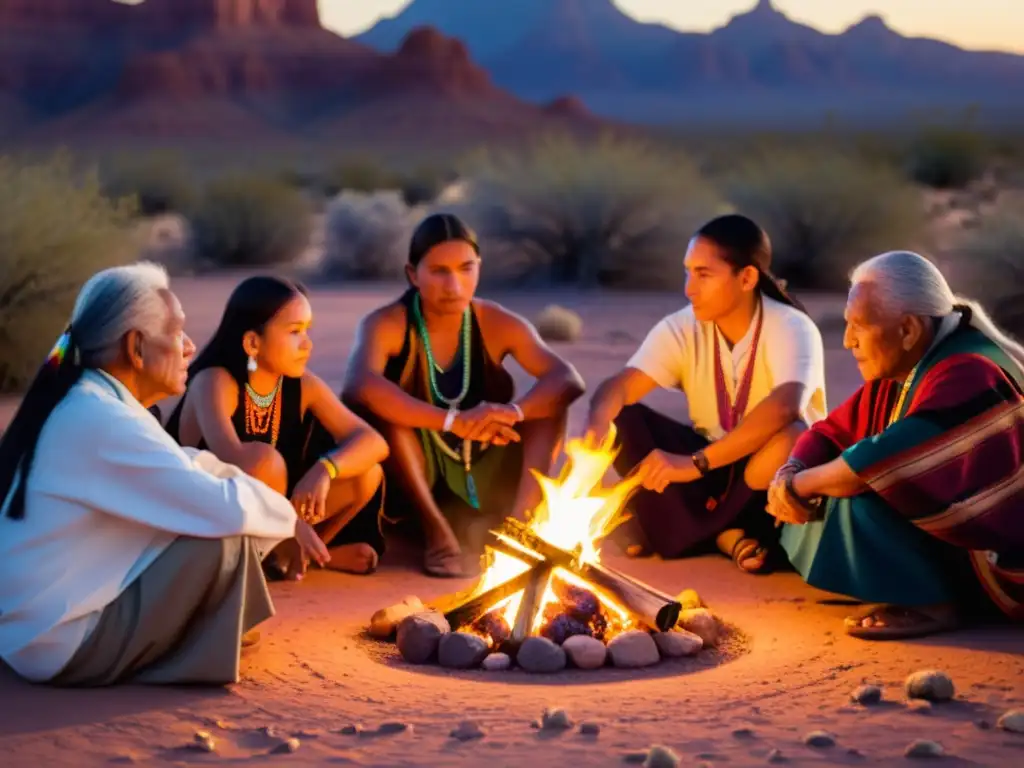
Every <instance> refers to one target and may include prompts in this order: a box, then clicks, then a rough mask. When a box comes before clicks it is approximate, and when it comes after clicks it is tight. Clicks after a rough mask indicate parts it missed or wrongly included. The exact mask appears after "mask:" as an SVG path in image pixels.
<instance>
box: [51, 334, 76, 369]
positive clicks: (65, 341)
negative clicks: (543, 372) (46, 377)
mask: <svg viewBox="0 0 1024 768" xmlns="http://www.w3.org/2000/svg"><path fill="white" fill-rule="evenodd" d="M70 348H71V326H70V325H69V326H68V327H67V328H65V329H64V333H62V334H61V335H60V338H58V339H57V342H56V343H55V344H54V345H53V349H51V350H50V354H49V355H47V357H46V365H48V366H51V367H53V368H60V366H61V364H62V363H63V362H64V358H65V356H67V353H68V350H69V349H70Z"/></svg>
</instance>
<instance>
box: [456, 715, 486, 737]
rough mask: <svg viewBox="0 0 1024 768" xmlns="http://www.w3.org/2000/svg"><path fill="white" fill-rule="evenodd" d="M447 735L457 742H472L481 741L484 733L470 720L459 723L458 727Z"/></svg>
mask: <svg viewBox="0 0 1024 768" xmlns="http://www.w3.org/2000/svg"><path fill="white" fill-rule="evenodd" d="M448 735H449V736H450V737H451V738H453V739H458V740H459V741H472V740H473V739H482V738H483V737H484V732H483V731H482V730H481V729H480V726H479V725H477V724H476V723H474V722H473V721H472V720H463V721H462V722H461V723H459V727H458V728H455V729H454V730H452V732H451V733H449V734H448Z"/></svg>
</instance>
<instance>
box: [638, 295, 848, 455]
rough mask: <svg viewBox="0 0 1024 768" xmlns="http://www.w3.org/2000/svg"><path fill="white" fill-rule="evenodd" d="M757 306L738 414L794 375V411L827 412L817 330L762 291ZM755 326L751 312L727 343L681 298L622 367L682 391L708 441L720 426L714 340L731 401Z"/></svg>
mask: <svg viewBox="0 0 1024 768" xmlns="http://www.w3.org/2000/svg"><path fill="white" fill-rule="evenodd" d="M758 311H759V312H763V313H764V322H763V325H762V328H761V338H760V341H759V342H758V345H757V346H758V349H757V355H756V357H755V358H754V371H753V378H752V379H751V382H750V396H749V399H748V400H747V407H746V410H745V411H744V414H743V415H746V414H747V413H750V411H752V410H753V409H754V408H755V407H756V406H757V405H758V403H760V402H761V401H762V400H764V399H765V398H766V397H767V396H768V395H769V394H771V392H772V390H773V389H775V388H776V387H778V386H781V385H782V384H788V383H792V382H800V383H801V384H803V385H804V388H805V389H804V396H803V400H802V402H801V403H800V415H801V418H802V419H803V420H804V422H805V423H807V424H808V425H810V424H813V423H814V422H816V421H820V420H821V419H823V418H824V417H825V416H826V415H827V414H828V410H827V404H826V401H825V351H824V347H823V345H822V342H821V332H820V331H819V330H818V327H817V326H816V325H815V324H814V321H813V320H811V318H809V317H808V316H807V315H805V314H804V313H803V312H801V311H800V310H798V309H796V308H795V307H791V306H789V305H788V304H783V303H782V302H780V301H775V300H774V299H771V298H769V297H767V296H763V297H762V302H761V308H760V309H759V310H758ZM756 325H757V317H756V316H755V317H754V321H753V322H752V323H751V324H750V328H749V329H748V330H747V333H746V335H745V336H744V337H743V338H742V339H740V340H739V342H738V343H737V344H736V345H735V346H734V347H733V348H732V349H731V350H730V349H729V346H728V344H727V342H726V340H725V338H724V337H723V336H722V334H721V332H720V331H719V330H718V328H717V326H716V325H715V324H714V323H711V322H700V321H698V320H697V319H696V318H695V317H694V315H693V307H692V306H689V305H688V306H686V307H684V308H683V309H681V310H679V311H678V312H674V313H673V314H671V315H668V316H667V317H665V318H663V319H662V320H661V321H659V322H658V324H657V325H655V326H654V328H652V329H651V331H650V332H649V333H648V334H647V338H646V339H644V342H643V344H641V345H640V348H639V349H638V350H637V351H636V352H635V353H634V355H633V357H632V358H630V360H629V362H628V363H627V366H628V367H630V368H636V369H637V370H639V371H642V372H643V373H646V374H647V375H648V376H650V377H651V378H652V379H654V381H655V382H657V383H658V385H659V386H661V387H663V388H665V389H679V390H682V392H683V393H684V394H685V395H686V400H687V403H688V405H689V409H690V420H691V421H692V422H693V426H694V429H696V430H697V431H698V432H700V433H702V434H704V435H705V436H707V437H708V439H710V440H718V439H720V438H721V437H722V436H723V435H724V434H725V430H724V429H723V428H722V425H721V423H720V422H719V418H718V399H717V395H716V391H715V345H716V344H717V345H720V349H721V355H722V369H723V372H724V374H725V385H726V389H727V390H728V392H729V402H730V403H732V402H734V401H735V397H736V389H737V387H738V383H739V382H740V381H741V380H742V376H743V375H744V374H745V372H746V370H747V365H748V362H749V360H750V351H751V349H750V347H751V341H752V337H753V335H754V328H755V327H756Z"/></svg>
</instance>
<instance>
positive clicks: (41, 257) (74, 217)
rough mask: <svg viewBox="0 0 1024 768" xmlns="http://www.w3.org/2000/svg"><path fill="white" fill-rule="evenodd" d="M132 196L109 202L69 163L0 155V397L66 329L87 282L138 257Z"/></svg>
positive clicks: (20, 382)
mask: <svg viewBox="0 0 1024 768" xmlns="http://www.w3.org/2000/svg"><path fill="white" fill-rule="evenodd" d="M135 210H136V206H135V201H134V200H132V199H121V200H114V201H112V200H110V199H108V198H107V197H106V196H105V195H104V194H103V191H102V189H101V185H100V182H99V179H98V178H96V176H95V175H89V176H86V177H84V178H82V177H79V176H77V175H76V174H75V172H74V171H73V169H72V165H71V162H70V160H69V158H67V157H66V156H64V155H57V156H55V157H54V158H53V159H51V160H48V161H45V162H32V163H24V164H23V163H20V162H18V161H16V160H14V159H12V158H0V392H11V391H14V390H17V389H19V388H21V387H23V386H24V385H25V384H27V383H28V381H29V380H31V378H32V376H34V375H35V373H36V371H37V370H38V368H39V366H40V364H41V363H42V362H43V359H44V358H45V356H46V353H47V352H48V351H49V350H50V348H51V347H52V346H53V342H54V340H55V339H56V338H57V336H58V335H59V334H60V332H61V331H62V330H63V328H64V325H65V324H66V323H67V321H68V318H69V317H70V316H71V310H72V308H73V306H74V302H75V297H76V295H77V293H78V291H79V289H80V288H81V287H82V284H83V283H84V282H85V281H86V280H87V279H88V278H89V277H91V276H92V275H93V274H94V273H95V272H98V271H99V270H101V269H105V268H106V267H110V266H114V265H116V264H122V263H127V262H129V261H131V260H132V259H133V257H134V249H135V246H136V242H135V238H134V237H133V234H132V232H133V228H132V227H131V218H132V216H133V215H134V213H135Z"/></svg>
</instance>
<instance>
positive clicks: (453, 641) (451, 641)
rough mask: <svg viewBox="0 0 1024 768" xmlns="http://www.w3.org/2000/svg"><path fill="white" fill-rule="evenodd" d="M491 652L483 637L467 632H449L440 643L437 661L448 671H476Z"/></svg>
mask: <svg viewBox="0 0 1024 768" xmlns="http://www.w3.org/2000/svg"><path fill="white" fill-rule="evenodd" d="M489 651H490V649H489V648H488V647H487V642H486V641H485V640H484V639H483V638H482V637H478V636H477V635H470V634H468V633H466V632H449V633H448V634H446V635H443V636H442V637H441V641H440V642H439V643H438V646H437V660H438V662H439V663H440V664H441V666H442V667H447V668H448V669H475V668H476V667H479V666H480V662H481V661H483V660H484V659H485V658H486V657H487V654H488V652H489Z"/></svg>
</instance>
